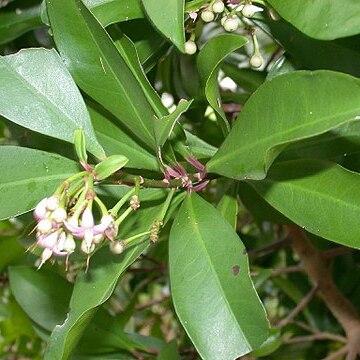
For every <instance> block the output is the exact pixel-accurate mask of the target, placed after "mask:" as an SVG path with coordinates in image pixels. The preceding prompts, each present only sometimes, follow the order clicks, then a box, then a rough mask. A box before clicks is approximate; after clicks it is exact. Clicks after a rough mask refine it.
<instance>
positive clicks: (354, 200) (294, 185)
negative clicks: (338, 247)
mask: <svg viewBox="0 0 360 360" xmlns="http://www.w3.org/2000/svg"><path fill="white" fill-rule="evenodd" d="M359 180H360V175H359V174H358V173H354V172H351V171H349V170H345V169H344V168H342V167H341V166H339V165H337V164H334V163H330V162H326V161H322V160H294V161H284V162H279V163H276V164H274V165H273V166H272V167H271V169H270V171H269V174H268V177H267V178H266V179H264V180H261V181H251V182H250V184H251V185H252V186H253V187H254V189H255V190H256V191H257V192H258V193H259V194H260V195H261V196H262V197H263V198H264V199H265V200H266V201H267V202H268V203H269V204H270V205H271V206H272V207H274V208H275V209H276V210H278V211H280V212H281V213H282V214H284V215H285V216H286V217H288V218H289V219H290V220H292V221H293V222H294V223H296V224H298V225H299V226H301V227H303V228H304V229H305V230H306V231H309V232H311V233H313V234H316V235H318V236H321V237H323V238H325V239H328V240H331V241H334V242H337V243H340V244H343V245H346V246H349V247H353V248H357V249H359V248H360V241H359V239H358V234H359V228H358V227H357V224H358V218H359V214H360V191H359V190H358V189H359V187H358V184H359ZM334 224H336V226H334Z"/></svg>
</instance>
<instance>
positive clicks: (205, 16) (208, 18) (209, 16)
mask: <svg viewBox="0 0 360 360" xmlns="http://www.w3.org/2000/svg"><path fill="white" fill-rule="evenodd" d="M201 19H202V20H203V21H205V22H212V21H213V20H214V19H215V15H214V13H213V12H212V11H210V10H204V11H203V12H202V13H201Z"/></svg>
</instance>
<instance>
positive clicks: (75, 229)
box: [64, 207, 113, 249]
mask: <svg viewBox="0 0 360 360" xmlns="http://www.w3.org/2000/svg"><path fill="white" fill-rule="evenodd" d="M112 222H113V218H112V217H111V216H104V217H103V218H102V220H101V222H100V224H98V225H95V222H94V216H93V214H92V212H91V209H90V208H89V207H87V208H86V209H85V210H84V212H83V214H82V216H81V226H79V225H77V224H76V221H74V220H73V219H70V220H69V221H64V224H65V226H66V228H67V229H68V230H69V231H70V232H71V234H72V235H74V236H75V237H77V238H80V239H84V240H85V243H86V245H87V247H88V248H89V249H90V248H91V245H92V243H93V238H94V236H96V235H100V234H103V233H105V231H106V230H107V229H108V228H109V227H110V225H111V224H112Z"/></svg>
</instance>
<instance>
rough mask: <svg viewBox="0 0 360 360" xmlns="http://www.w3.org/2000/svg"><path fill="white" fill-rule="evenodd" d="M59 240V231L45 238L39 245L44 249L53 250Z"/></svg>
mask: <svg viewBox="0 0 360 360" xmlns="http://www.w3.org/2000/svg"><path fill="white" fill-rule="evenodd" d="M58 238H59V234H58V233H57V231H55V232H53V233H52V234H50V235H46V236H44V237H43V238H42V239H41V241H39V242H38V244H39V245H40V246H42V247H44V248H47V249H50V250H52V249H53V247H54V246H55V245H56V243H57V241H58Z"/></svg>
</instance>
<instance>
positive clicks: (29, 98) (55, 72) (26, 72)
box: [0, 49, 104, 157]
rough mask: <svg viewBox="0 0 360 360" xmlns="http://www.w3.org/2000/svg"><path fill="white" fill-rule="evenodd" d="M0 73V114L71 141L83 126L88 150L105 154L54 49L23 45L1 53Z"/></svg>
mask: <svg viewBox="0 0 360 360" xmlns="http://www.w3.org/2000/svg"><path fill="white" fill-rule="evenodd" d="M0 77H1V79H2V83H1V87H0V115H2V116H4V117H5V118H7V119H9V120H10V121H13V122H15V123H16V124H19V125H21V126H24V127H26V128H28V129H31V130H33V131H36V132H39V133H41V134H45V135H49V136H51V137H55V138H57V139H61V140H65V141H68V142H71V143H73V141H74V132H75V130H76V129H79V128H82V129H83V130H84V134H85V137H86V140H87V144H88V150H89V151H90V152H92V153H93V154H94V155H96V156H98V157H103V156H104V151H103V149H102V147H101V146H100V144H99V143H98V142H97V140H96V137H95V133H94V130H93V128H92V125H91V121H90V117H89V114H88V112H87V110H86V106H85V103H84V101H83V99H82V97H81V94H80V92H79V90H78V88H77V87H76V85H75V83H74V81H73V79H72V78H71V76H70V74H69V72H68V70H67V69H66V67H65V65H64V64H63V62H62V61H61V58H60V56H59V55H58V54H57V53H56V51H54V50H46V49H26V50H21V51H20V52H18V53H17V54H14V55H8V56H3V57H0ZM9 99H11V103H10V104H9Z"/></svg>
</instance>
